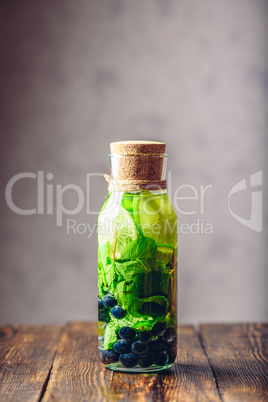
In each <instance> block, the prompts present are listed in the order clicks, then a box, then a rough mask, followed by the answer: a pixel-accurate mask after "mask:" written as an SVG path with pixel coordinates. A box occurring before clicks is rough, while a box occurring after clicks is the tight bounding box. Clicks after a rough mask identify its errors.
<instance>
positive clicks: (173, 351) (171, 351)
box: [167, 349, 177, 363]
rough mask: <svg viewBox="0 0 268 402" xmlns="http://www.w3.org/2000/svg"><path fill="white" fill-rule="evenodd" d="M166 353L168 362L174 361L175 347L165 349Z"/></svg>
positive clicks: (175, 355)
mask: <svg viewBox="0 0 268 402" xmlns="http://www.w3.org/2000/svg"><path fill="white" fill-rule="evenodd" d="M167 353H168V362H169V363H174V362H175V360H176V357H177V349H171V350H170V351H169V350H168V351H167Z"/></svg>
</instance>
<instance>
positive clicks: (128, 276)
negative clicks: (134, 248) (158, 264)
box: [115, 259, 154, 282]
mask: <svg viewBox="0 0 268 402" xmlns="http://www.w3.org/2000/svg"><path fill="white" fill-rule="evenodd" d="M153 264H154V260H153V261H151V264H150V262H149V261H148V260H140V259H136V260H130V261H124V262H118V261H115V265H116V269H117V271H118V273H119V274H121V276H122V277H123V279H124V280H126V281H128V282H129V281H131V280H132V279H133V277H134V276H136V275H138V274H139V273H141V272H150V271H151V266H152V265H153Z"/></svg>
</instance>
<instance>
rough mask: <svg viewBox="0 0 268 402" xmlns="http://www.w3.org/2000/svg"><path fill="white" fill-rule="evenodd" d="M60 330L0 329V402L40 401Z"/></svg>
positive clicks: (24, 327)
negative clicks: (1, 401)
mask: <svg viewBox="0 0 268 402" xmlns="http://www.w3.org/2000/svg"><path fill="white" fill-rule="evenodd" d="M60 329H61V327H60V326H30V325H29V326H28V325H14V326H5V327H0V400H3V401H20V402H21V401H38V400H39V399H40V397H41V395H42V393H43V388H45V385H46V381H47V379H48V376H49V370H50V368H51V365H52V361H53V358H54V354H55V351H56V347H57V340H58V338H59V334H60Z"/></svg>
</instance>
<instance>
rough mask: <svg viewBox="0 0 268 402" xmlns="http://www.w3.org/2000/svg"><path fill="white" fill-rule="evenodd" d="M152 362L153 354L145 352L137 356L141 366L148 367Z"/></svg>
mask: <svg viewBox="0 0 268 402" xmlns="http://www.w3.org/2000/svg"><path fill="white" fill-rule="evenodd" d="M153 362H154V359H153V356H152V355H149V354H146V355H141V356H140V358H139V365H140V366H141V367H150V366H151V365H152V364H153Z"/></svg>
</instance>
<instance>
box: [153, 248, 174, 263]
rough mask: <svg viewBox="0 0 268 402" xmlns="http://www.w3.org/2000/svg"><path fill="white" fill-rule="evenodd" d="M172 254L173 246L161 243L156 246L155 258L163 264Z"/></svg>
mask: <svg viewBox="0 0 268 402" xmlns="http://www.w3.org/2000/svg"><path fill="white" fill-rule="evenodd" d="M172 255H173V247H169V246H165V245H161V246H158V247H157V253H156V258H157V259H158V260H160V261H162V262H163V263H164V264H165V265H167V264H168V263H169V262H170V261H171V258H172Z"/></svg>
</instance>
